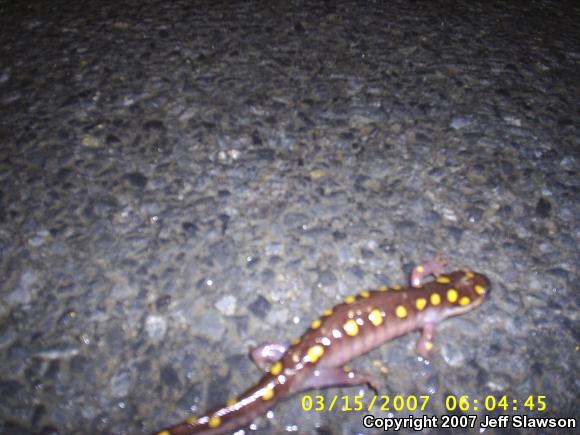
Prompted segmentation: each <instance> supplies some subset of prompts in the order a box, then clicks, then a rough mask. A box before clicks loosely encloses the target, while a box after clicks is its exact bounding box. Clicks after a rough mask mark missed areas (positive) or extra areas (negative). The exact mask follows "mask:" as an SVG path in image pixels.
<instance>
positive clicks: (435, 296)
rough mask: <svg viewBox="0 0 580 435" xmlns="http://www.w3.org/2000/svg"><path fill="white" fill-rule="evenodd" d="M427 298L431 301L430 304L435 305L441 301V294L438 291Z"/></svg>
mask: <svg viewBox="0 0 580 435" xmlns="http://www.w3.org/2000/svg"><path fill="white" fill-rule="evenodd" d="M429 300H430V301H431V305H434V306H437V305H439V304H440V303H441V296H440V295H439V293H432V294H431V297H430V298H429Z"/></svg>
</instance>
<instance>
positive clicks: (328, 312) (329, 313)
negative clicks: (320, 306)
mask: <svg viewBox="0 0 580 435" xmlns="http://www.w3.org/2000/svg"><path fill="white" fill-rule="evenodd" d="M331 314H332V308H327V309H326V310H324V312H323V313H322V315H323V316H324V317H328V316H330V315H331Z"/></svg>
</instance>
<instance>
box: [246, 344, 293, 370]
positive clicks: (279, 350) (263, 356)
mask: <svg viewBox="0 0 580 435" xmlns="http://www.w3.org/2000/svg"><path fill="white" fill-rule="evenodd" d="M287 349H288V346H287V345H286V344H284V343H275V342H265V343H261V344H259V345H258V346H256V347H254V348H251V349H250V358H251V359H252V361H253V362H254V364H256V365H257V366H258V368H259V369H260V370H262V371H264V372H267V371H268V370H269V369H270V366H271V365H272V364H274V363H275V362H276V361H278V360H279V359H280V358H282V357H283V356H284V354H285V353H286V350H287Z"/></svg>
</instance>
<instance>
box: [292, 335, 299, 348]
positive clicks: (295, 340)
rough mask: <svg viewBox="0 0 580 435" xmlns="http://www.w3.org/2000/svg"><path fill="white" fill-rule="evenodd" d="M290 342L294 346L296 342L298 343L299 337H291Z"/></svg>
mask: <svg viewBox="0 0 580 435" xmlns="http://www.w3.org/2000/svg"><path fill="white" fill-rule="evenodd" d="M291 343H292V344H293V345H294V346H296V345H297V344H300V337H298V338H293V339H292V341H291Z"/></svg>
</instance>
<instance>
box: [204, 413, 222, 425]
mask: <svg viewBox="0 0 580 435" xmlns="http://www.w3.org/2000/svg"><path fill="white" fill-rule="evenodd" d="M220 424H222V419H221V418H219V416H218V415H214V416H213V417H212V418H210V419H209V421H208V422H207V425H208V426H209V427H211V428H214V427H218V426H219V425H220Z"/></svg>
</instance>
